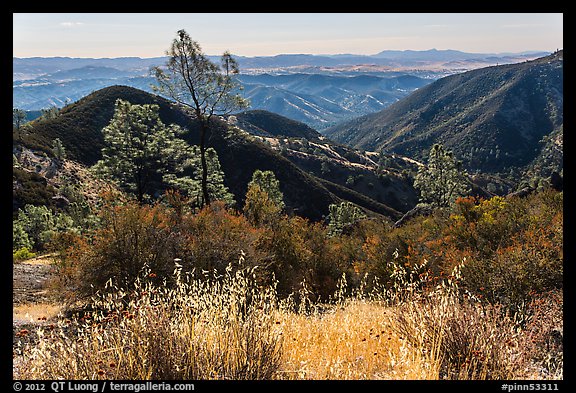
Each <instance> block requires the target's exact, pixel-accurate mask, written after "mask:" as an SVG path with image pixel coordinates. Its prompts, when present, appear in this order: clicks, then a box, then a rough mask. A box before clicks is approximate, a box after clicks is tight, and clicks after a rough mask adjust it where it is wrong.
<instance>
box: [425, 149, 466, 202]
mask: <svg viewBox="0 0 576 393" xmlns="http://www.w3.org/2000/svg"><path fill="white" fill-rule="evenodd" d="M414 187H415V188H416V189H418V190H419V191H420V202H422V203H424V204H430V205H432V206H433V207H448V206H450V205H451V204H452V203H453V202H454V201H455V200H456V198H457V197H459V196H464V195H466V194H467V193H468V192H469V191H470V187H469V185H468V179H467V175H466V172H465V171H464V169H463V168H462V162H461V161H458V160H457V159H456V158H455V157H454V155H453V154H452V152H451V151H446V150H445V149H444V147H443V146H442V145H440V144H435V145H434V146H432V149H430V155H429V156H428V164H427V165H424V166H422V167H420V168H419V169H418V173H417V174H416V178H415V180H414Z"/></svg>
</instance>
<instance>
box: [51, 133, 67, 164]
mask: <svg viewBox="0 0 576 393" xmlns="http://www.w3.org/2000/svg"><path fill="white" fill-rule="evenodd" d="M52 152H53V153H54V157H56V158H57V159H58V160H59V161H60V163H62V160H63V159H65V158H66V149H65V148H64V145H63V144H62V141H61V140H60V138H56V139H54V140H53V141H52Z"/></svg>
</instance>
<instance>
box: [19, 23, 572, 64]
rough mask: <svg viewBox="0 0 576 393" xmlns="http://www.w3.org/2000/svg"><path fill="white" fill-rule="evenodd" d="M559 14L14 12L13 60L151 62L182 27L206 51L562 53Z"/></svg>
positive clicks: (248, 53)
mask: <svg viewBox="0 0 576 393" xmlns="http://www.w3.org/2000/svg"><path fill="white" fill-rule="evenodd" d="M563 27H564V26H563V14H561V13H554V14H552V13H545V14H542V13H505V14H493V13H476V14H474V13H467V14H457V13H447V14H434V13H425V14H418V13H409V14H393V13H369V14H366V13H309V14H308V13H306V14H305V13H272V14H270V13H228V14H227V13H212V14H210V13H208V14H204V13H201V14H186V13H181V14H169V13H159V14H150V13H137V14H130V13H122V14H112V13H105V14H102V13H83V14H82V13H80V14H78V13H43V14H40V13H37V14H32V13H16V14H13V29H14V31H13V33H14V34H13V56H15V57H33V56H45V57H51V56H69V57H122V56H138V57H157V56H163V55H164V52H165V51H166V49H168V47H169V45H170V42H171V41H172V39H173V38H175V37H176V31H177V30H179V29H182V28H183V29H185V30H186V31H187V32H188V33H189V34H190V36H191V37H192V39H194V40H196V41H198V42H199V43H200V46H201V47H202V49H203V50H204V52H205V53H206V54H209V55H219V54H222V52H224V51H225V50H229V51H230V52H231V53H233V54H235V55H243V56H270V55H276V54H280V53H309V54H337V53H353V54H366V55H370V54H375V53H377V52H380V51H382V50H387V49H393V50H406V49H411V50H425V49H431V48H436V49H456V50H461V51H465V52H473V53H502V52H522V51H532V50H538V51H540V50H542V51H550V52H552V51H554V50H556V49H561V48H563Z"/></svg>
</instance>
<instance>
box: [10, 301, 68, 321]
mask: <svg viewBox="0 0 576 393" xmlns="http://www.w3.org/2000/svg"><path fill="white" fill-rule="evenodd" d="M62 310H63V307H62V306H61V305H59V304H56V303H27V304H20V305H15V306H14V308H13V309H12V317H13V319H14V321H20V322H22V323H27V322H29V323H34V322H38V321H46V320H52V319H55V318H56V317H57V316H58V314H59V313H60V312H61V311H62Z"/></svg>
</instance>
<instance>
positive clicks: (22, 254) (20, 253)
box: [12, 247, 36, 261]
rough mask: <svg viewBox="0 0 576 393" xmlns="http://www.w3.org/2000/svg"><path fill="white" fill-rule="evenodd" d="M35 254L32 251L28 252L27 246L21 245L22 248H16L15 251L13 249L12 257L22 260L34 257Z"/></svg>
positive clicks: (15, 259)
mask: <svg viewBox="0 0 576 393" xmlns="http://www.w3.org/2000/svg"><path fill="white" fill-rule="evenodd" d="M35 256H36V254H35V253H33V252H30V250H28V248H26V247H22V248H20V249H18V250H17V251H14V252H13V253H12V259H13V260H14V261H23V260H25V259H30V258H34V257H35Z"/></svg>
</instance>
